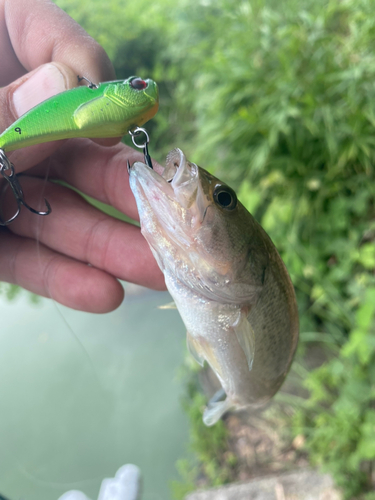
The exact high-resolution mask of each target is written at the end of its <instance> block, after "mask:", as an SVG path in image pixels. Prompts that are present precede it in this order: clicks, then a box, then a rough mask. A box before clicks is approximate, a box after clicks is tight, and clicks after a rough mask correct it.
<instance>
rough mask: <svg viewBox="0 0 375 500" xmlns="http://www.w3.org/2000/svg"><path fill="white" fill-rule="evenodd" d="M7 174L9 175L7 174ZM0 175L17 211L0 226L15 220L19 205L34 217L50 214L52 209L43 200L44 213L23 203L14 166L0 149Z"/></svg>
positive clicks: (23, 198)
mask: <svg viewBox="0 0 375 500" xmlns="http://www.w3.org/2000/svg"><path fill="white" fill-rule="evenodd" d="M7 172H9V173H7ZM0 175H2V176H3V178H4V179H5V180H6V181H7V182H8V184H9V186H10V188H11V190H12V192H13V195H14V198H15V200H16V203H17V211H16V213H15V214H14V215H13V216H12V217H11V218H10V219H8V220H6V221H3V220H1V219H0V226H8V225H9V224H10V223H11V222H13V221H14V219H16V218H17V217H18V215H19V213H20V211H21V205H23V206H24V207H26V208H27V209H28V210H30V212H32V213H33V214H36V215H48V214H50V213H51V211H52V208H51V205H50V204H49V203H48V201H47V200H46V199H45V198H44V202H45V204H46V207H47V210H46V211H45V212H39V211H38V210H35V208H32V207H30V205H28V204H27V203H26V201H25V196H24V194H23V191H22V187H21V185H20V183H19V180H18V177H17V174H16V173H15V171H14V165H13V163H11V162H10V161H9V158H8V157H7V155H6V154H5V152H4V150H2V149H1V148H0Z"/></svg>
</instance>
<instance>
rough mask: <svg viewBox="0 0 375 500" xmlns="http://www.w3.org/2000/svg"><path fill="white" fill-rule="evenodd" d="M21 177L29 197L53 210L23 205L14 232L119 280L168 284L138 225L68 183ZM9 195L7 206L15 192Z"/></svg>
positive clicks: (157, 285) (33, 203)
mask: <svg viewBox="0 0 375 500" xmlns="http://www.w3.org/2000/svg"><path fill="white" fill-rule="evenodd" d="M21 181H22V188H23V190H24V193H25V198H26V200H27V202H28V203H29V204H30V205H31V206H32V207H34V208H36V209H38V210H40V209H43V206H42V205H41V204H40V202H42V203H43V197H46V198H47V199H48V201H49V202H50V203H51V205H52V213H51V214H50V215H48V216H47V217H38V216H36V215H34V214H32V213H30V212H29V211H28V210H25V209H22V210H21V214H20V216H19V217H18V218H17V219H16V220H15V221H14V222H13V223H12V224H11V226H9V227H10V229H11V231H12V232H15V233H16V234H17V235H19V236H23V237H27V238H32V239H35V240H37V241H40V242H41V243H42V244H44V245H45V246H46V247H48V248H49V249H51V250H54V251H56V252H59V253H60V254H63V255H65V256H68V257H71V258H73V259H75V260H76V261H80V262H83V263H88V264H90V265H92V266H93V267H95V268H97V269H101V270H102V271H105V272H106V273H108V274H110V275H113V276H116V277H118V278H120V279H123V280H126V281H131V282H132V283H137V284H140V285H143V286H147V287H149V288H154V289H158V290H164V289H165V284H164V279H163V275H162V273H161V272H160V270H159V268H158V266H157V264H156V262H155V260H154V258H153V256H152V254H151V251H150V249H149V247H148V244H147V242H146V240H145V239H144V238H143V236H142V234H141V232H140V229H139V228H138V227H136V226H133V225H131V224H126V223H124V222H121V221H119V220H117V219H113V218H111V217H109V216H107V215H105V214H103V213H102V212H100V211H99V210H97V209H95V208H94V207H92V206H90V205H88V204H87V203H86V202H85V201H84V200H83V199H82V198H81V197H80V196H79V195H77V194H76V193H74V192H73V191H72V190H70V189H67V188H65V187H62V186H59V185H56V184H52V183H47V184H46V185H45V189H44V190H43V185H44V182H43V181H41V180H39V179H35V178H28V177H22V178H21ZM7 195H8V196H7V197H6V199H5V200H4V202H5V206H7V204H8V200H7V198H8V197H11V196H12V195H11V193H7ZM7 215H8V214H7V213H6V214H5V216H7Z"/></svg>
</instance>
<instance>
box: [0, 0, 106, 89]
mask: <svg viewBox="0 0 375 500" xmlns="http://www.w3.org/2000/svg"><path fill="white" fill-rule="evenodd" d="M0 12H1V17H0V23H1V24H0V33H2V35H1V38H0V41H4V42H5V43H4V44H0V56H1V62H2V71H1V76H0V85H7V84H9V83H10V82H11V81H12V80H13V79H14V77H15V76H17V77H20V76H21V75H22V74H24V73H25V72H29V71H31V70H33V69H35V68H37V67H39V66H41V65H42V64H46V63H48V62H51V61H54V62H60V63H63V64H65V65H66V66H69V67H70V68H71V69H72V70H73V71H74V73H75V74H76V75H81V76H82V75H84V76H86V77H87V78H89V79H90V80H91V81H94V82H99V81H105V80H111V79H113V77H114V71H113V68H112V65H111V62H110V60H109V58H108V56H107V55H106V53H105V51H104V50H103V48H102V47H100V45H99V44H98V43H97V42H95V40H93V39H92V38H91V37H90V36H89V35H88V34H87V33H86V32H85V30H84V29H83V28H81V26H79V25H78V24H77V23H76V22H75V21H74V20H73V19H72V18H71V17H69V16H68V15H67V14H66V13H65V12H64V11H62V10H61V9H59V8H58V7H57V6H56V5H55V4H54V3H52V2H51V1H50V0H0ZM5 33H6V35H5ZM7 39H8V41H7ZM17 65H18V71H15V70H14V69H13V68H14V67H15V66H17Z"/></svg>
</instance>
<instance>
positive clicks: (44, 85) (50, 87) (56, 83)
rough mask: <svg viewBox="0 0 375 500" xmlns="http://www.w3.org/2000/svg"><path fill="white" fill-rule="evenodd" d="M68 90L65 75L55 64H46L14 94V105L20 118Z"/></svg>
mask: <svg viewBox="0 0 375 500" xmlns="http://www.w3.org/2000/svg"><path fill="white" fill-rule="evenodd" d="M64 90H67V85H66V80H65V78H64V75H63V74H62V73H61V71H60V70H59V69H58V67H57V66H55V65H54V64H44V65H43V66H42V67H41V68H39V69H38V70H37V71H36V72H35V73H34V74H33V75H32V76H30V78H28V79H27V80H26V81H25V82H24V83H22V84H21V85H20V86H19V87H18V88H17V89H16V90H15V91H14V93H13V105H14V108H15V111H16V113H17V115H18V116H21V115H23V114H24V113H26V111H29V109H31V108H33V107H34V106H36V105H37V104H39V103H40V102H42V101H45V100H46V99H48V98H49V97H52V96H53V95H56V94H58V93H59V92H63V91H64Z"/></svg>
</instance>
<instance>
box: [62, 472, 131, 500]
mask: <svg viewBox="0 0 375 500" xmlns="http://www.w3.org/2000/svg"><path fill="white" fill-rule="evenodd" d="M140 495H141V471H140V469H139V467H137V466H136V465H133V464H126V465H123V466H122V467H120V468H119V470H118V471H117V472H116V475H115V477H113V478H106V479H103V481H102V485H101V487H100V491H99V496H98V500H140ZM58 500H90V499H89V498H88V497H87V496H86V495H85V494H84V493H82V491H78V490H71V491H67V492H66V493H64V494H63V495H62V496H61V497H60V498H59V499H58Z"/></svg>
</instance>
